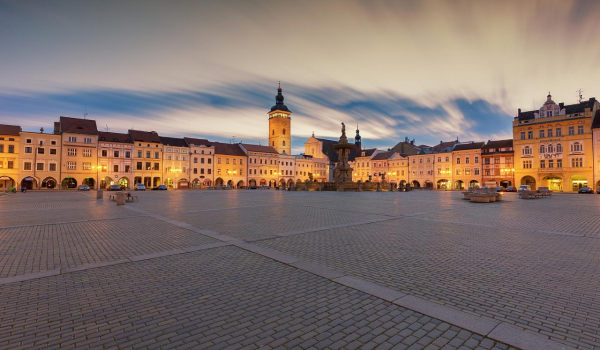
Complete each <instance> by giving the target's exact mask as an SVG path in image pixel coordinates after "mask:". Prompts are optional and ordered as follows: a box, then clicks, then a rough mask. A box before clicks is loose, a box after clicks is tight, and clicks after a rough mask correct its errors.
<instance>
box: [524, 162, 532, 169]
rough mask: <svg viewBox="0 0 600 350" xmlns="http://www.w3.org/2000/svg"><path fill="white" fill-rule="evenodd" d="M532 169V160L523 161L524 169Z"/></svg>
mask: <svg viewBox="0 0 600 350" xmlns="http://www.w3.org/2000/svg"><path fill="white" fill-rule="evenodd" d="M531 167H532V161H531V160H524V161H523V169H531Z"/></svg>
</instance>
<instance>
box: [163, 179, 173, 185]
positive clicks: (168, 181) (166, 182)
mask: <svg viewBox="0 0 600 350" xmlns="http://www.w3.org/2000/svg"><path fill="white" fill-rule="evenodd" d="M164 185H165V186H167V187H168V188H173V179H171V178H170V177H169V178H167V179H165V183H164Z"/></svg>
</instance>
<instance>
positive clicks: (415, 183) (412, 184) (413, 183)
mask: <svg viewBox="0 0 600 350" xmlns="http://www.w3.org/2000/svg"><path fill="white" fill-rule="evenodd" d="M411 186H412V187H421V184H420V183H419V181H417V180H413V182H411Z"/></svg>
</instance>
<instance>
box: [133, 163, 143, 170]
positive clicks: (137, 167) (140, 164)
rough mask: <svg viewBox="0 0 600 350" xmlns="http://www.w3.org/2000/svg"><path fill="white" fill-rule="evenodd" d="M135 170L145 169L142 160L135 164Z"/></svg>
mask: <svg viewBox="0 0 600 350" xmlns="http://www.w3.org/2000/svg"><path fill="white" fill-rule="evenodd" d="M135 170H143V168H142V162H137V163H136V164H135Z"/></svg>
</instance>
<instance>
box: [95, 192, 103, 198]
mask: <svg viewBox="0 0 600 350" xmlns="http://www.w3.org/2000/svg"><path fill="white" fill-rule="evenodd" d="M96 199H104V191H102V190H98V191H97V192H96Z"/></svg>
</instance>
